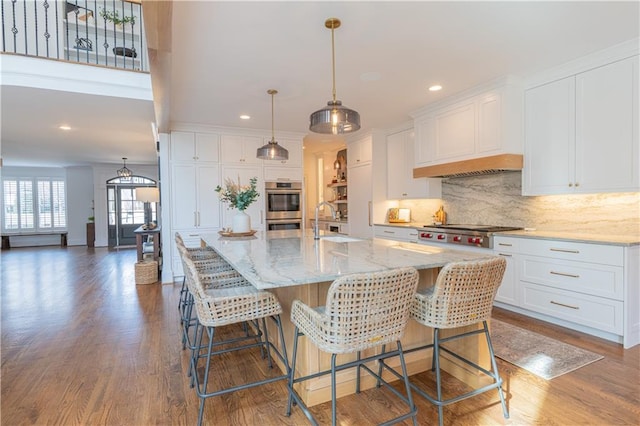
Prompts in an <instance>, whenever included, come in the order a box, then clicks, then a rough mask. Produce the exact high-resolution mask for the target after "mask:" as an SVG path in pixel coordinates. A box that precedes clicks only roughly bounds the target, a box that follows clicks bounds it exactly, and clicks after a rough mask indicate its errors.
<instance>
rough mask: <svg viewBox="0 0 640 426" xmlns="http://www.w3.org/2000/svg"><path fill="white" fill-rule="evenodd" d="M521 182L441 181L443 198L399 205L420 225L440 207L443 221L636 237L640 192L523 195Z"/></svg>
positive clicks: (517, 177)
mask: <svg viewBox="0 0 640 426" xmlns="http://www.w3.org/2000/svg"><path fill="white" fill-rule="evenodd" d="M521 179H522V174H521V173H520V172H506V173H499V174H493V175H485V176H472V177H463V178H450V179H445V180H443V181H442V199H438V200H403V201H401V202H400V205H399V207H408V208H410V209H411V216H412V220H413V221H414V222H420V223H433V214H434V213H435V212H436V211H437V210H438V208H439V207H440V205H442V206H444V210H445V212H446V213H447V223H464V224H482V225H499V226H519V227H523V228H536V229H538V230H544V231H570V232H587V233H594V234H611V235H638V236H640V193H639V192H628V193H613V194H608V193H607V194H580V195H553V196H539V197H523V196H522V195H521V190H522V180H521Z"/></svg>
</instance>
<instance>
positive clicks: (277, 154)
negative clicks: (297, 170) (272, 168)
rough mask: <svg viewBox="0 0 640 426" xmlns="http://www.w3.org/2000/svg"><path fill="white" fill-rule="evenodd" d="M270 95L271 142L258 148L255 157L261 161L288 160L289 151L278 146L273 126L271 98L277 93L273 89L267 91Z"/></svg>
mask: <svg viewBox="0 0 640 426" xmlns="http://www.w3.org/2000/svg"><path fill="white" fill-rule="evenodd" d="M267 93H268V94H270V95H271V140H270V141H269V143H268V144H266V145H263V146H261V147H260V148H258V152H257V157H258V158H260V159H261V160H288V159H289V151H287V150H286V149H285V148H283V147H281V146H280V145H278V142H276V135H275V130H274V124H273V96H274V95H275V94H276V93H278V91H277V90H275V89H269V90H267Z"/></svg>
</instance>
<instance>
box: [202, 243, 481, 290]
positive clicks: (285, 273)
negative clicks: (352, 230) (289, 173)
mask: <svg viewBox="0 0 640 426" xmlns="http://www.w3.org/2000/svg"><path fill="white" fill-rule="evenodd" d="M321 234H322V236H323V237H332V236H333V237H341V238H347V239H350V237H345V236H342V235H339V234H334V233H329V232H322V233H321ZM201 238H202V240H203V241H204V242H205V243H206V244H207V245H208V246H210V247H212V248H213V249H214V250H216V251H217V252H218V253H219V254H220V255H221V256H222V257H223V258H224V259H225V260H226V261H227V262H229V263H230V264H231V265H232V266H233V267H234V268H235V269H236V270H237V271H238V272H239V273H240V274H242V275H243V276H244V277H245V278H246V279H247V280H248V281H249V282H250V283H251V284H253V285H254V286H255V287H256V288H258V289H270V288H280V287H288V286H295V285H301V284H313V283H320V282H326V281H333V280H335V279H336V278H338V277H339V276H340V275H346V274H352V273H363V272H377V271H383V270H387V269H391V268H397V267H403V266H413V267H415V268H416V269H431V268H439V267H442V266H444V265H445V264H447V263H449V262H454V261H460V260H471V259H479V258H483V257H487V256H490V254H479V253H471V252H464V251H457V250H449V249H443V248H439V247H430V246H423V245H417V244H412V243H401V242H397V241H391V240H383V239H363V240H360V239H358V240H357V241H353V242H333V241H330V240H329V239H325V238H321V239H320V240H314V239H313V233H312V232H306V231H270V232H257V233H256V234H255V235H254V236H252V237H240V238H232V237H222V236H221V235H219V234H203V235H201Z"/></svg>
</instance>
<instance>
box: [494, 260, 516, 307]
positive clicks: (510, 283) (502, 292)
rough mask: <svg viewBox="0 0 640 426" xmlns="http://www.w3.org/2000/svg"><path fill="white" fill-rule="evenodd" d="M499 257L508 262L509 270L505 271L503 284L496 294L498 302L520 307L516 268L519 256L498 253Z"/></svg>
mask: <svg viewBox="0 0 640 426" xmlns="http://www.w3.org/2000/svg"><path fill="white" fill-rule="evenodd" d="M495 254H496V255H497V256H502V257H504V258H505V259H506V261H507V268H506V269H505V271H504V276H503V277H502V284H500V287H498V292H497V293H496V300H497V301H498V302H503V303H508V304H510V305H514V306H518V288H517V285H518V276H517V274H516V268H517V267H518V263H517V262H518V260H517V255H516V254H514V253H503V252H500V251H496V252H495Z"/></svg>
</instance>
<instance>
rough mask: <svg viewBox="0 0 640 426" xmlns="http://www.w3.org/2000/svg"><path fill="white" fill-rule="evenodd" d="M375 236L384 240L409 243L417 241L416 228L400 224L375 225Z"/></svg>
mask: <svg viewBox="0 0 640 426" xmlns="http://www.w3.org/2000/svg"><path fill="white" fill-rule="evenodd" d="M375 237H376V238H384V239H386V240H394V241H404V242H409V243H417V242H418V230H417V229H415V228H408V227H401V226H384V225H376V226H375Z"/></svg>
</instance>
